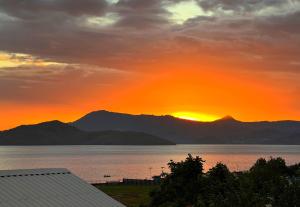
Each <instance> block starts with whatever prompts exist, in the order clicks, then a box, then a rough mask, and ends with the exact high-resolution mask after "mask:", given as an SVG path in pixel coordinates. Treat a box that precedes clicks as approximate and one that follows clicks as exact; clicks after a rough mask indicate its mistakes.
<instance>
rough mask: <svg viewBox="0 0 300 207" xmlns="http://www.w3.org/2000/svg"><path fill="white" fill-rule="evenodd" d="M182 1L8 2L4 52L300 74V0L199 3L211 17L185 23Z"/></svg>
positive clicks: (1, 26) (121, 65) (2, 24)
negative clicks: (223, 64)
mask: <svg viewBox="0 0 300 207" xmlns="http://www.w3.org/2000/svg"><path fill="white" fill-rule="evenodd" d="M182 2H183V1H181V0H165V1H161V0H119V1H115V2H110V3H107V2H106V1H104V0H88V1H84V3H83V2H82V1H74V0H59V1H58V0H49V1H37V0H28V1H26V3H25V1H16V0H7V1H5V0H0V8H1V10H0V11H1V13H0V15H1V17H3V18H1V19H0V50H2V51H6V52H12V53H24V54H28V55H32V56H35V57H37V58H41V59H46V60H47V61H49V62H63V63H67V64H80V65H96V66H97V67H111V68H118V69H122V70H132V69H134V70H135V69H138V70H141V71H142V70H144V71H146V70H149V68H151V67H150V66H149V65H151V64H153V63H155V62H161V61H162V60H164V61H168V58H166V57H169V59H172V57H176V58H177V61H180V59H182V60H184V59H185V58H187V59H189V60H190V57H193V58H194V61H196V62H197V61H199V64H201V63H202V62H201V61H203V60H204V59H205V58H206V59H207V60H209V58H210V57H211V58H214V60H215V59H219V61H220V62H222V61H225V62H229V63H230V64H233V65H234V64H235V65H237V66H240V65H241V64H243V65H247V67H242V69H246V70H249V69H248V68H251V67H254V66H255V67H254V68H255V69H257V70H274V71H277V70H287V69H288V70H293V71H299V68H298V67H297V66H295V65H290V62H295V61H298V57H299V53H300V49H299V47H297V45H299V42H300V37H299V35H298V34H299V29H298V28H299V27H297V25H298V24H299V22H300V19H299V12H300V5H299V3H298V1H295V0H290V1H279V0H260V1H256V0H255V1H243V0H238V1H231V0H199V1H196V0H195V1H191V2H196V3H198V5H199V6H200V7H201V8H202V10H203V11H205V12H209V15H207V14H208V13H203V12H202V13H199V15H196V14H195V15H192V16H183V17H182V19H181V22H180V24H177V23H176V22H174V19H173V18H174V15H176V14H177V15H180V14H181V13H180V12H179V13H176V12H177V10H179V11H180V7H179V8H177V9H176V10H175V11H174V10H170V9H169V10H168V8H176V5H178V4H179V5H180V4H182ZM192 4H193V3H192ZM200 7H199V8H200ZM272 11H276V12H273V13H272ZM172 12H173V13H172ZM181 12H183V11H181ZM183 14H184V15H185V13H183ZM224 51H226V52H224ZM203 57H205V58H203ZM204 61H205V60H204ZM182 62H184V61H182ZM233 62H235V63H233ZM229 63H228V64H229ZM251 70H253V69H251ZM146 72H147V71H146Z"/></svg>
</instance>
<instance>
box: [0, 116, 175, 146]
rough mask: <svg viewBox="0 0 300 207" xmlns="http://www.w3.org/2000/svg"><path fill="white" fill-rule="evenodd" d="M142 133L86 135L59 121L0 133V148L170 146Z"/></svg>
mask: <svg viewBox="0 0 300 207" xmlns="http://www.w3.org/2000/svg"><path fill="white" fill-rule="evenodd" d="M170 144H173V143H172V142H170V141H167V140H164V139H162V138H159V137H157V136H153V135H150V134H147V133H143V132H129V131H122V132H121V131H112V130H109V131H101V132H85V131H82V130H80V129H77V128H76V127H74V126H70V125H69V124H65V123H62V122H60V121H51V122H44V123H40V124H35V125H22V126H19V127H16V128H14V129H10V130H6V131H1V132H0V145H170Z"/></svg>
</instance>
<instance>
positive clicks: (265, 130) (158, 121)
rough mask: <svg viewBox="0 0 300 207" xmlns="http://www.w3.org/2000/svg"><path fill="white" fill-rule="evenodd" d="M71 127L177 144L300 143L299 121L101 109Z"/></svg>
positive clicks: (73, 123)
mask: <svg viewBox="0 0 300 207" xmlns="http://www.w3.org/2000/svg"><path fill="white" fill-rule="evenodd" d="M70 124H71V125H72V126H75V127H77V128H79V129H81V130H84V131H90V132H92V131H103V130H118V131H135V132H144V133H147V134H152V135H155V136H159V137H162V138H164V139H167V140H169V141H171V142H174V143H176V144H291V145H292V144H300V122H299V121H274V122H269V121H260V122H241V121H238V120H236V119H234V118H233V117H231V116H226V117H224V118H222V119H219V120H216V121H213V122H197V121H188V120H183V119H179V118H175V117H173V116H169V115H165V116H154V115H131V114H124V113H113V112H109V111H105V110H101V111H95V112H91V113H89V114H87V115H85V116H84V117H82V118H80V119H78V120H76V121H74V122H72V123H70Z"/></svg>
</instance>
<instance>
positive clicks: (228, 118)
mask: <svg viewBox="0 0 300 207" xmlns="http://www.w3.org/2000/svg"><path fill="white" fill-rule="evenodd" d="M214 122H222V123H223V122H226V123H227V122H228V123H232V122H239V121H238V120H236V119H235V118H233V117H232V116H229V115H227V116H224V117H223V118H221V119H217V120H216V121H214Z"/></svg>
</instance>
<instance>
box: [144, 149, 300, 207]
mask: <svg viewBox="0 0 300 207" xmlns="http://www.w3.org/2000/svg"><path fill="white" fill-rule="evenodd" d="M203 163H204V161H203V160H202V159H201V158H199V157H195V158H194V157H192V156H191V155H190V154H189V155H188V157H187V158H186V160H185V161H181V162H174V161H170V162H169V163H168V165H169V168H170V173H169V174H167V175H165V178H164V179H163V182H162V183H161V185H160V187H159V188H158V189H156V190H155V191H153V192H152V193H151V198H152V199H151V202H150V205H149V206H150V207H265V206H266V205H271V206H272V207H299V206H300V203H299V202H300V200H299V197H300V196H299V195H300V185H299V181H297V179H299V172H300V164H297V165H293V166H287V165H286V163H285V161H284V160H283V159H282V158H270V159H269V160H265V159H263V158H260V159H258V160H257V161H256V163H255V164H254V165H253V166H252V167H251V168H250V170H248V171H244V172H230V171H229V169H228V168H227V166H226V165H224V164H222V163H217V164H216V166H215V167H213V168H211V169H210V170H209V171H208V172H206V173H204V172H203Z"/></svg>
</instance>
